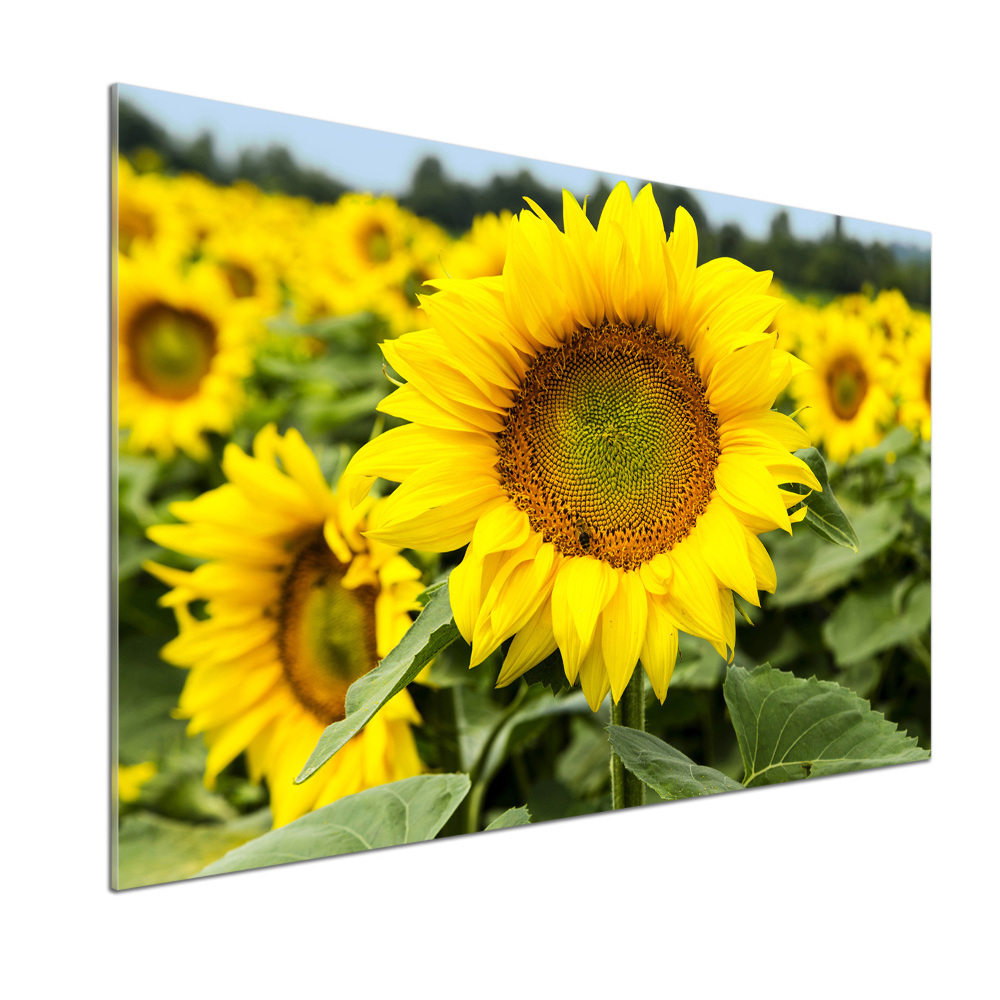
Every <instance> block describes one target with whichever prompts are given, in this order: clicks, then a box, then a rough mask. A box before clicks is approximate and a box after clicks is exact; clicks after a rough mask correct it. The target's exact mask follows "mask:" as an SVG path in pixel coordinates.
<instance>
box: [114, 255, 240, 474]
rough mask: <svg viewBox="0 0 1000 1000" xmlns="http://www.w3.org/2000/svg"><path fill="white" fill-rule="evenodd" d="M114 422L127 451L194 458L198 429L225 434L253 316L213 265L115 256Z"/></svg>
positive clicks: (200, 445) (198, 453)
mask: <svg viewBox="0 0 1000 1000" xmlns="http://www.w3.org/2000/svg"><path fill="white" fill-rule="evenodd" d="M117 287H118V301H117V305H118V423H119V425H120V426H121V427H123V428H125V427H128V428H131V434H130V436H129V440H128V447H129V448H130V449H131V450H133V451H142V450H151V451H155V452H156V454H157V455H158V456H159V457H160V458H161V459H168V458H170V457H172V456H173V455H174V454H175V453H176V451H177V449H178V448H180V449H181V450H183V451H186V452H187V453H188V454H189V455H191V456H192V457H193V458H195V459H198V460H204V459H205V458H207V457H208V447H207V445H206V443H205V440H204V437H203V436H202V434H203V432H204V431H206V430H214V431H219V432H220V433H225V432H226V431H228V430H229V429H230V428H231V427H232V425H233V417H234V414H235V413H236V412H237V410H238V409H239V408H240V406H241V405H242V401H243V390H242V385H241V380H242V378H243V376H245V375H247V374H248V373H249V371H250V367H251V345H252V340H253V337H254V335H255V330H256V329H257V327H258V321H257V313H256V312H255V310H254V308H253V306H252V305H251V304H249V303H240V302H239V301H238V300H237V299H236V297H235V296H234V295H233V293H232V290H231V288H230V286H229V284H228V282H227V281H226V280H225V278H224V277H223V275H222V273H221V272H220V271H219V270H218V268H216V267H215V265H214V264H212V263H211V262H208V261H201V262H199V263H197V264H192V265H191V266H190V267H188V268H187V269H186V270H185V269H182V266H181V263H180V261H179V260H178V259H177V258H176V257H175V256H173V255H172V254H169V253H163V252H159V253H157V252H144V253H139V252H138V250H135V251H134V255H133V256H132V257H124V256H121V255H119V257H118V273H117Z"/></svg>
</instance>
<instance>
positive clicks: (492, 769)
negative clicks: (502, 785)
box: [476, 691, 591, 783]
mask: <svg viewBox="0 0 1000 1000" xmlns="http://www.w3.org/2000/svg"><path fill="white" fill-rule="evenodd" d="M529 697H530V698H531V700H528V701H526V702H525V703H524V704H523V705H521V706H520V707H519V708H518V709H517V710H516V711H515V712H514V713H513V714H512V715H509V716H508V717H507V718H506V720H504V722H503V723H502V725H501V726H500V728H499V729H498V730H497V732H496V734H495V735H494V736H493V739H492V740H491V741H490V742H489V744H488V745H487V747H486V750H485V752H484V754H483V756H482V758H481V759H480V760H479V761H478V763H477V766H476V777H477V780H478V781H481V782H486V783H488V782H489V781H490V780H491V779H492V778H493V776H494V775H495V774H496V773H497V771H499V770H500V768H501V767H502V766H503V763H504V761H505V760H506V759H507V756H508V754H510V753H512V752H513V751H514V750H516V749H517V748H519V747H522V746H525V745H526V744H528V743H530V742H531V741H532V740H533V739H535V738H536V737H537V736H538V735H539V734H540V733H542V732H543V731H544V730H545V729H546V728H547V726H548V725H549V723H550V721H551V720H552V719H553V718H555V717H556V716H559V715H590V714H591V713H590V706H589V705H588V704H587V699H586V697H585V696H584V693H583V692H582V691H574V692H572V693H571V694H568V695H565V696H564V697H557V698H550V697H549V696H548V695H546V694H544V693H543V692H538V696H537V697H531V696H529Z"/></svg>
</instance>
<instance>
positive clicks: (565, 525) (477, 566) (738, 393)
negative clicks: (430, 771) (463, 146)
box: [349, 182, 819, 710]
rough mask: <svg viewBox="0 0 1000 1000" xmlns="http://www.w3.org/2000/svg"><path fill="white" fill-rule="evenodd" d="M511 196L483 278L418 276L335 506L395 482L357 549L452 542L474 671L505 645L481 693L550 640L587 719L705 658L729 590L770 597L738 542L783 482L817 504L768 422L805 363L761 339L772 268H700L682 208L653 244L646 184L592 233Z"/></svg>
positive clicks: (759, 555)
mask: <svg viewBox="0 0 1000 1000" xmlns="http://www.w3.org/2000/svg"><path fill="white" fill-rule="evenodd" d="M530 204H531V205H532V208H533V209H534V211H535V212H536V213H537V214H532V213H530V212H527V211H525V212H523V213H522V214H521V216H520V217H519V218H518V219H517V220H515V221H514V222H513V223H512V224H511V227H510V242H509V247H508V251H507V262H506V264H505V266H504V271H503V275H502V276H500V277H493V278H478V279H474V280H461V279H452V280H442V281H438V282H435V283H434V284H435V285H436V286H437V287H438V288H439V289H440V290H439V291H438V292H437V294H435V295H433V296H429V297H427V298H424V299H423V300H422V302H421V304H422V306H423V309H424V311H425V312H426V313H427V315H428V317H429V320H430V323H431V324H432V329H430V330H426V331H422V332H418V333H412V334H409V335H407V336H404V337H401V338H400V339H399V340H396V341H394V342H389V343H386V344H384V345H383V348H382V349H383V353H384V354H385V357H386V360H387V361H388V362H389V364H391V365H392V367H393V368H394V369H395V370H396V371H397V372H398V373H399V374H400V375H401V376H402V377H403V378H405V379H407V380H408V381H407V384H405V385H403V386H402V387H401V388H400V389H398V390H396V391H395V392H394V393H392V394H391V395H390V396H389V397H387V399H385V400H384V401H383V402H382V403H381V404H380V405H379V409H381V410H383V411H384V412H386V413H389V414H392V415H393V416H397V417H400V418H402V419H404V420H409V421H412V423H411V424H409V425H407V426H403V427H400V428H396V429H393V430H390V431H388V432H387V433H385V434H383V435H381V436H380V437H379V438H377V439H376V440H375V441H373V442H371V443H370V444H368V445H366V446H365V447H364V448H362V449H361V451H360V452H358V454H357V455H356V456H355V458H354V459H353V460H352V461H351V463H350V466H349V471H350V472H351V474H352V475H357V476H358V477H359V478H358V479H357V480H356V481H355V486H353V487H352V495H353V496H354V497H355V498H357V497H358V496H360V495H363V492H364V487H365V486H367V485H368V484H369V483H370V481H371V477H375V476H384V477H385V478H387V479H394V480H397V481H400V482H401V483H402V485H401V486H400V487H399V489H397V490H396V491H395V492H394V493H393V494H391V495H390V496H389V497H388V498H387V499H386V501H385V509H384V514H383V518H382V523H381V524H380V525H379V526H377V527H376V528H375V529H374V530H370V531H369V533H368V535H369V537H371V538H376V539H380V540H382V541H386V542H389V543H391V544H396V545H408V546H413V547H415V548H423V549H428V550H431V551H448V550H451V549H455V548H458V547H459V546H461V545H465V544H466V543H468V548H467V549H466V552H465V555H464V557H463V559H462V562H461V564H460V565H459V566H457V567H456V568H455V569H454V570H453V572H452V574H451V584H450V593H451V602H452V609H453V611H454V614H455V621H456V624H457V626H458V628H459V629H460V631H461V633H462V635H463V636H464V637H465V638H466V639H467V640H468V641H470V642H471V644H472V658H471V665H475V664H478V663H480V662H482V661H483V659H484V658H485V657H486V656H488V655H489V654H490V653H491V652H492V651H493V650H495V649H496V648H497V647H498V646H499V645H500V643H501V642H503V641H504V640H505V639H508V638H510V637H511V636H513V641H512V642H511V645H510V648H509V650H508V652H507V656H506V659H505V660H504V664H503V667H502V670H501V673H500V677H499V683H500V684H501V685H503V684H508V683H510V682H511V681H513V680H514V679H515V678H517V677H519V676H520V675H521V674H523V673H524V672H525V671H526V670H528V669H529V668H530V667H531V666H533V665H534V664H536V663H538V662H539V661H540V660H541V659H543V658H544V657H545V656H547V655H548V654H549V653H551V652H553V651H554V650H555V649H556V648H558V649H559V650H560V651H561V653H562V659H563V664H564V667H565V670H566V676H567V678H568V679H569V681H570V682H571V683H575V682H576V680H577V678H579V680H580V683H581V686H582V688H583V691H584V693H585V694H586V696H587V700H588V702H589V703H590V705H591V707H592V708H594V709H595V710H596V709H597V708H598V706H599V705H600V704H601V702H602V701H603V699H604V697H605V695H606V694H607V692H608V691H609V690H610V691H611V694H612V696H613V698H614V699H615V700H616V701H617V700H618V699H620V697H621V695H622V693H623V691H624V690H625V687H626V685H627V684H628V682H629V679H630V677H631V676H632V672H633V669H634V667H635V665H636V661H637V660H639V659H640V658H641V659H642V663H643V666H644V667H645V670H646V673H647V674H648V675H649V678H650V681H651V683H652V685H653V690H654V691H655V693H656V695H657V697H658V698H660V699H661V700H662V699H663V698H664V697H665V696H666V692H667V685H668V683H669V681H670V676H671V674H672V672H673V667H674V661H675V658H676V655H677V630H678V629H682V630H684V631H686V632H690V633H692V634H694V635H700V636H704V637H705V638H707V639H708V640H709V641H710V642H712V643H713V644H714V645H715V646H716V648H717V649H719V651H720V652H722V653H723V654H724V655H725V653H726V651H727V647H728V649H732V647H733V645H734V643H735V620H734V606H733V596H732V592H733V591H734V590H735V591H736V592H737V593H739V594H741V595H742V596H743V597H744V598H746V599H747V600H748V601H751V602H753V603H754V604H757V603H759V599H758V593H757V592H758V589H764V590H773V589H774V586H775V577H774V569H773V566H772V565H771V561H770V559H769V558H768V556H767V553H766V551H765V549H764V546H763V545H762V544H761V542H760V541H759V539H758V538H757V536H758V534H760V533H761V532H764V531H769V530H771V529H773V528H783V529H785V530H786V531H791V521H792V520H797V519H798V518H799V517H800V516H803V514H804V512H801V513H797V515H796V516H795V517H794V518H790V517H789V515H788V508H789V507H791V506H793V505H794V504H796V503H797V502H798V500H800V499H801V497H800V496H799V495H797V494H794V493H792V492H791V491H783V490H781V489H780V488H779V486H780V484H783V483H804V484H806V485H807V486H809V487H810V488H811V489H818V488H819V484H818V483H817V482H816V480H815V478H814V476H813V475H812V473H811V472H810V471H809V470H808V468H807V467H806V465H805V464H804V463H803V462H801V461H800V460H799V459H797V458H796V457H795V456H794V455H791V454H789V450H790V449H794V448H800V447H803V446H804V445H807V444H808V438H807V436H806V434H805V433H804V432H803V431H802V429H801V428H800V427H798V426H797V425H796V424H795V423H794V422H793V421H792V420H790V419H789V418H788V417H786V416H783V415H782V414H780V413H776V412H773V411H772V410H771V405H772V403H773V402H774V399H775V396H776V395H777V393H778V392H780V391H781V390H782V389H783V388H784V387H785V385H786V384H787V383H788V381H789V379H790V378H791V377H792V375H793V374H794V373H795V371H796V370H797V369H798V368H800V367H802V366H801V363H800V362H797V361H796V360H795V359H794V358H793V357H792V356H791V355H789V354H787V353H785V352H784V351H780V350H777V349H775V335H774V334H767V333H765V329H766V327H767V325H768V323H769V322H770V321H771V319H772V317H773V316H774V314H775V312H776V311H777V310H778V309H779V308H780V306H781V303H780V301H778V300H777V299H775V298H773V297H772V296H769V295H767V294H766V290H767V286H768V284H769V282H770V278H771V275H770V273H763V274H757V273H755V272H754V271H751V270H750V269H749V268H747V267H744V266H743V265H742V264H739V263H738V262H737V261H734V260H730V259H721V260H715V261H710V262H709V263H707V264H703V265H702V266H701V267H697V266H696V260H697V251H698V247H697V233H696V231H695V227H694V223H693V221H692V220H691V217H690V215H689V214H688V213H687V212H686V211H684V210H683V209H680V210H678V212H677V218H676V223H675V229H674V233H673V235H672V236H671V238H670V241H669V242H667V240H666V237H665V233H664V230H663V222H662V220H661V217H660V213H659V210H658V209H657V207H656V203H655V201H654V200H653V195H652V190H651V188H649V187H648V186H647V187H646V188H644V189H643V190H642V192H640V194H639V196H638V197H637V198H636V200H635V202H634V203H633V201H632V198H631V195H630V194H629V190H628V187H627V186H626V185H625V184H624V182H623V183H621V184H619V185H618V186H617V187H616V188H615V190H614V191H613V193H612V195H611V197H610V198H609V199H608V201H607V204H606V206H605V208H604V211H603V214H602V216H601V221H600V225H599V226H598V228H597V229H596V230H595V229H594V228H593V226H591V224H590V223H589V222H588V221H587V218H586V216H585V215H584V213H583V210H582V209H581V208H580V206H579V205H578V204H577V203H576V202H575V201H574V200H573V199H572V197H570V196H569V195H568V194H564V201H563V217H564V220H565V230H566V231H565V233H563V232H560V231H559V229H558V228H557V227H556V226H555V225H554V224H553V223H552V222H551V220H549V219H548V217H547V216H545V214H544V213H543V212H542V210H541V209H540V208H539V207H538V206H536V205H534V203H530Z"/></svg>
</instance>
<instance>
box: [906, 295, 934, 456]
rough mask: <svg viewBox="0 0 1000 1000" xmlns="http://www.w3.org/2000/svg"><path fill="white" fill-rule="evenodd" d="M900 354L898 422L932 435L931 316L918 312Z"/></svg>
mask: <svg viewBox="0 0 1000 1000" xmlns="http://www.w3.org/2000/svg"><path fill="white" fill-rule="evenodd" d="M910 329H911V332H910V335H909V337H908V338H907V339H906V341H905V342H904V344H903V346H902V348H901V350H900V356H899V369H898V371H899V396H900V404H899V422H900V423H901V424H904V425H906V426H907V427H911V428H913V430H916V431H919V432H920V436H921V437H922V438H923V439H924V440H925V441H929V440H930V439H931V318H930V316H928V315H927V314H926V313H915V314H914V315H913V317H912V319H911V326H910Z"/></svg>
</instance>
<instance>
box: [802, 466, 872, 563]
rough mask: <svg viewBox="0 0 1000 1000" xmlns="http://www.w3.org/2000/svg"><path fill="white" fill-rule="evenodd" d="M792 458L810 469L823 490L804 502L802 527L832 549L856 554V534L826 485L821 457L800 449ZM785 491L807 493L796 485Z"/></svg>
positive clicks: (831, 488) (828, 480) (828, 482)
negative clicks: (842, 548)
mask: <svg viewBox="0 0 1000 1000" xmlns="http://www.w3.org/2000/svg"><path fill="white" fill-rule="evenodd" d="M795 454H796V455H797V456H798V457H799V458H801V459H802V461H803V462H805V463H806V465H808V466H809V468H810V469H812V471H813V474H814V475H815V476H816V478H817V479H818V480H819V484H820V486H822V487H823V491H822V493H812V494H810V496H809V499H808V500H806V501H805V508H806V517H805V523H806V524H808V525H809V527H810V528H812V529H813V531H815V532H816V534H817V535H819V536H820V538H825V539H826V540H827V541H828V542H833V543H834V545H842V546H844V548H846V549H850V550H851V551H852V552H858V551H859V545H860V543H859V542H858V536H857V532H855V530H854V528H853V527H852V526H851V522H850V520H849V519H848V517H847V515H846V514H845V513H844V511H843V509H842V508H841V506H840V504H839V503H837V498H836V497H835V496H834V495H833V487H832V486H831V485H830V477H829V475H828V474H827V471H826V462H825V461H824V459H823V456H822V455H821V454H820V453H819V452H818V451H817V450H816V449H815V448H803V449H802V450H801V451H797V452H796V453H795ZM786 489H789V490H792V491H794V492H796V493H803V494H805V493H808V492H809V491H808V489H807V488H806V487H805V486H802V485H800V484H798V483H789V484H788V486H787V487H786Z"/></svg>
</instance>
